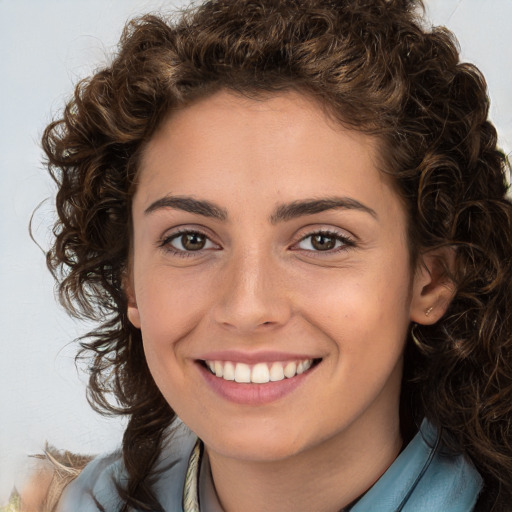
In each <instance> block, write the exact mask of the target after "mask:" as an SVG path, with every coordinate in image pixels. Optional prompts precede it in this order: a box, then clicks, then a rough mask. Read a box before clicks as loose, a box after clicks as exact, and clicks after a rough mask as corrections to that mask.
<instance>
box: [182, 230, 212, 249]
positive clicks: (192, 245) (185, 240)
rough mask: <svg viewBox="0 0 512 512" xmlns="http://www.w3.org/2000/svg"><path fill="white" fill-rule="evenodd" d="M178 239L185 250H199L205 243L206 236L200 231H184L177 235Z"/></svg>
mask: <svg viewBox="0 0 512 512" xmlns="http://www.w3.org/2000/svg"><path fill="white" fill-rule="evenodd" d="M179 241H180V242H181V246H182V247H183V249H184V250H186V251H200V250H201V249H204V246H205V245H206V237H205V236H204V235H202V234H201V233H185V234H183V235H181V237H179Z"/></svg>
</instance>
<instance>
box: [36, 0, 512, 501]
mask: <svg viewBox="0 0 512 512" xmlns="http://www.w3.org/2000/svg"><path fill="white" fill-rule="evenodd" d="M416 4H417V3H416ZM416 4H415V3H414V2H413V1H407V0H212V1H208V2H206V3H204V4H202V5H200V6H198V7H196V8H193V9H189V10H188V11H184V12H183V13H182V14H181V15H179V16H177V17H176V18H175V19H172V18H170V19H164V18H160V17H155V16H144V17H141V18H139V19H135V20H133V21H131V22H130V23H129V24H128V25H127V26H126V28H125V30H124V33H123V35H122V38H121V41H120V45H119V51H118V53H117V55H116V56H115V58H114V60H113V62H112V63H111V65H109V66H107V67H106V68H105V69H102V70H100V71H99V72H97V73H96V74H95V75H94V76H92V77H91V78H89V79H87V80H84V81H82V82H80V83H79V84H78V85H77V87H76V90H75V94H74V97H73V98H72V99H71V100H70V102H69V103H68V104H67V106H66V108H65V110H64V112H63V115H62V118H61V119H59V120H56V121H55V122H53V123H51V124H50V125H49V126H48V127H47V129H46V130H45V132H44V136H43V147H44V150H45V152H46V155H47V158H48V167H49V170H50V173H51V175H52V176H53V178H54V179H55V181H56V182H57V184H58V187H59V190H58V194H57V200H56V202H57V210H58V216H59V220H58V221H57V223H56V225H55V227H54V234H55V243H54V245H53V247H52V248H51V250H50V251H49V252H48V255H47V261H48V265H49V268H50V269H51V270H52V272H53V273H54V275H56V277H57V279H58V281H59V283H60V284H59V291H60V296H61V299H62V302H63V303H64V304H65V306H66V307H67V308H68V309H69V311H70V312H72V313H73V314H76V315H84V316H86V317H89V318H93V319H95V320H97V321H98V322H99V327H98V328H97V329H95V330H94V331H93V332H91V333H90V334H89V335H88V336H89V341H88V342H82V351H85V352H86V353H88V354H92V363H91V366H90V368H89V370H90V383H89V388H88V393H89V399H90V402H91V403H92V404H93V406H94V407H96V409H98V410H100V411H103V412H106V413H111V414H123V415H127V416H128V417H129V423H128V426H127V428H126V431H125V435H124V439H123V457H124V462H125V465H126V469H127V471H128V474H129V482H128V484H127V486H126V488H124V489H120V493H121V494H122V497H123V499H124V500H125V503H126V505H125V508H124V510H129V508H130V507H133V508H137V507H138V508H139V509H142V510H162V508H161V506H160V505H159V504H158V502H157V500H156V498H155V496H154V494H153V492H152V485H151V483H152V482H151V475H152V473H151V469H152V468H153V466H154V463H155V460H156V457H157V455H158V452H159V448H160V446H161V442H162V438H163V436H164V435H165V433H166V429H168V427H169V425H170V423H171V422H172V420H173V418H174V417H175V414H174V412H173V411H172V409H171V408H170V407H169V405H168V404H167V402H166V401H165V399H164V398H163V396H162V394H161V393H160V391H159V390H158V388H157V387H156V385H155V383H154V381H153V379H152V377H151V375H150V372H149V369H148V367H147V364H146V361H145V358H144V354H143V350H142V343H141V333H140V331H139V330H137V329H135V328H134V327H133V326H132V325H131V324H130V322H129V321H128V319H127V316H126V306H127V304H126V297H125V294H124V291H123V277H124V272H125V269H126V266H127V258H128V253H129V244H130V234H131V220H130V215H131V214H130V211H131V198H132V196H133V192H134V189H135V187H136V177H137V168H138V162H139V159H140V155H141V153H142V151H143V149H144V147H145V145H146V143H147V142H148V141H149V139H150V138H151V136H152V134H153V133H154V131H155V129H156V128H157V127H158V126H159V123H160V122H161V121H162V119H163V118H164V116H165V115H166V114H168V112H169V111H170V110H171V109H174V108H180V107H183V106H186V105H188V104H190V103H191V102H193V101H194V100H196V99H198V98H200V97H205V96H208V95H210V94H212V93H213V92H215V91H217V90H220V89H228V90H232V91H235V92H239V93H242V94H249V95H258V94H260V93H274V92H278V91H284V90H289V89H296V90H300V91H302V92H304V93H306V94H309V95H312V96H313V97H315V98H316V99H318V101H319V102H321V103H322V104H323V105H325V106H326V108H327V110H328V111H329V112H330V113H332V114H333V115H334V116H335V117H336V118H337V119H338V120H339V121H340V122H342V123H343V124H344V125H346V126H347V125H348V126H350V127H351V128H354V129H356V130H360V131H363V132H365V133H371V134H374V135H376V136H378V138H379V139H380V140H381V142H382V148H383V150H382V156H383V159H384V165H383V167H384V172H387V173H389V174H390V175H391V176H392V177H393V180H394V183H395V184H396V186H397V190H398V191H399V193H400V195H401V197H402V198H403V201H404V204H405V205H406V208H407V210H408V214H409V241H410V245H411V250H412V253H413V256H417V255H418V254H420V253H421V252H422V251H428V250H430V249H433V248H441V247H450V248H453V249H454V250H455V265H454V268H453V269H451V278H452V279H453V281H454V283H455V285H456V295H455V297H454V299H453V302H452V303H451V306H450V308H449V310H448V311H447V313H446V314H445V316H444V317H443V318H442V319H441V320H440V321H439V322H437V323H436V324H435V325H432V326H415V329H416V331H415V338H416V340H417V343H412V342H410V343H409V344H408V349H407V359H406V375H405V379H404V391H405V392H404V396H407V407H408V408H409V410H410V412H411V413H412V414H413V415H414V416H415V417H421V416H423V415H425V416H426V417H428V418H429V419H430V421H432V422H433V423H434V424H435V425H436V426H437V427H438V428H442V429H443V430H444V431H445V432H447V433H449V434H450V438H451V440H452V444H453V445H454V448H455V449H457V450H459V451H461V452H463V453H465V454H466V455H467V456H468V457H469V458H471V460H472V461H473V462H474V463H475V465H476V466H477V468H478V469H479V471H480V472H481V473H482V475H483V476H484V479H485V481H486V485H487V489H488V490H489V492H488V496H491V497H492V498H493V501H494V502H495V503H494V506H495V510H498V509H500V506H501V507H504V506H506V505H504V504H506V503H510V502H507V500H509V499H511V498H510V496H511V484H510V482H511V481H512V444H511V439H512V437H511V433H512V368H511V365H512V355H511V350H512V285H511V283H512V205H511V202H510V201H509V200H508V199H507V198H506V191H507V183H506V172H507V169H508V168H509V167H508V164H507V161H506V159H505V157H504V155H503V154H502V153H500V152H499V151H498V150H497V148H496V131H495V129H494V127H493V126H492V124H491V123H490V122H489V121H488V120H487V116H488V98H487V95H486V84H485V81H484V78H483V77H482V75H481V74H480V72H479V71H478V69H477V68H475V67H474V66H472V65H470V64H465V63H461V62H460V61H459V55H458V50H457V46H456V43H455V41H454V38H453V36H452V34H451V33H450V32H449V31H447V30H446V29H444V28H434V29H432V30H427V29H425V28H424V27H422V24H421V21H420V20H419V19H418V17H417V13H416V11H415V6H416ZM432 383H435V384H436V385H432ZM112 397H113V398H114V400H112ZM148 475H149V476H148ZM500 504H501V505H500Z"/></svg>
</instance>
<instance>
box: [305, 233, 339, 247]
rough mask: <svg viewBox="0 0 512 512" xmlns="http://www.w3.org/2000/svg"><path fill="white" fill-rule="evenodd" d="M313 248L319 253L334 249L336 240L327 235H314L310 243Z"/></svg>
mask: <svg viewBox="0 0 512 512" xmlns="http://www.w3.org/2000/svg"><path fill="white" fill-rule="evenodd" d="M311 243H312V245H313V247H314V248H315V249H318V250H319V251H328V250H330V249H334V246H335V245H336V240H335V239H334V237H332V236H329V235H315V236H314V237H313V240H312V241H311Z"/></svg>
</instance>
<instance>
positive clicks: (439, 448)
mask: <svg viewBox="0 0 512 512" xmlns="http://www.w3.org/2000/svg"><path fill="white" fill-rule="evenodd" d="M482 484H483V481H482V478H481V476H480V474H479V473H478V471H477V470H476V469H475V467H474V466H473V464H472V463H471V461H469V460H468V459H466V458H465V457H464V456H463V455H462V454H454V453H449V452H448V451H447V450H445V449H444V445H443V442H442V438H441V436H439V435H438V433H437V431H436V430H435V428H434V427H433V426H432V425H430V424H429V423H428V422H427V421H424V422H423V424H422V426H421V428H420V431H419V432H418V434H416V436H415V437H414V439H413V440H412V441H411V442H410V443H409V444H408V446H407V447H406V448H405V449H404V451H403V452H402V453H401V454H400V455H399V456H398V458H397V459H396V460H395V462H394V463H393V464H392V465H391V466H390V467H389V468H388V470H387V471H386V472H385V473H384V475H382V477H381V478H380V479H379V480H378V481H377V482H376V483H375V484H374V486H373V487H372V488H371V489H370V490H369V491H368V492H367V493H366V494H365V495H364V496H363V497H362V498H361V500H360V501H358V502H357V504H356V505H355V506H354V508H353V509H352V511H353V512H359V511H361V512H363V511H366V510H377V507H378V510H379V511H382V512H393V511H395V510H403V511H404V512H432V511H438V510H449V511H450V512H469V511H471V510H474V509H475V504H476V501H477V499H478V496H479V494H480V492H481V489H482Z"/></svg>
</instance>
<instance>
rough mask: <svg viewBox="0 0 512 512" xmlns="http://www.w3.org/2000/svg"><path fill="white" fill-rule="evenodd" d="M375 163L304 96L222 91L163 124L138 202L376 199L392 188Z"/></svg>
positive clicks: (372, 151) (357, 140) (374, 147)
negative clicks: (164, 198) (161, 198)
mask: <svg viewBox="0 0 512 512" xmlns="http://www.w3.org/2000/svg"><path fill="white" fill-rule="evenodd" d="M379 160H380V157H379V143H378V140H377V139H376V138H375V137H371V136H369V135H366V134H363V133H360V132H357V131H354V130H349V129H347V128H346V127H344V126H342V125H341V124H340V123H337V122H336V121H334V119H333V118H332V116H329V115H327V113H326V112H325V109H324V108H323V107H322V106H321V105H320V104H319V103H318V102H316V101H315V100H313V99H312V98H310V97H308V96H305V95H303V94H300V93H298V92H286V93H282V94H279V95H272V96H268V97H264V98H258V99H254V98H247V97H243V96H240V95H236V94H233V93H230V92H227V91H221V92H218V93H216V94H214V95H213V96H211V97H208V98H205V99H202V100H200V101H197V102H195V103H194V104H192V105H190V106H187V107H185V108H182V109H178V110H176V111H173V112H171V113H170V114H169V116H168V117H167V118H166V119H165V120H164V122H163V123H162V124H161V126H160V127H159V129H158V130H157V132H156V133H155V135H154V136H153V138H152V140H151V141H150V142H149V143H148V145H147V147H146V149H145V152H144V154H143V158H142V161H141V166H140V174H139V186H138V193H137V194H136V196H138V197H136V198H135V199H136V200H138V201H139V202H141V201H142V202H144V203H147V202H148V201H149V200H154V199H155V196H156V195H158V194H160V195H162V194H163V193H164V192H165V193H172V194H175V195H179V194H188V195H190V194H199V195H201V196H202V197H204V196H212V195H213V194H217V195H219V194H220V195H224V196H225V197H227V198H229V197H230V194H231V199H233V195H234V196H235V198H236V197H238V198H245V199H247V198H249V197H251V196H254V195H255V194H262V195H266V194H268V195H269V196H270V195H273V196H275V197H274V199H275V200H276V201H278V200H282V201H293V200H297V199H301V198H302V197H304V196H308V197H314V196H321V197H325V196H329V195H330V196H332V195H339V194H345V193H350V194H351V195H354V194H355V195H361V196H363V197H364V196H365V195H367V194H366V192H369V191H372V192H373V194H374V195H375V196H377V197H378V196H379V195H380V191H381V190H382V189H383V188H386V189H387V188H389V183H388V181H389V178H388V177H387V176H386V175H385V174H384V173H382V172H380V171H379V170H378V162H379ZM365 191H366V192H365ZM266 199H267V198H266Z"/></svg>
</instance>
